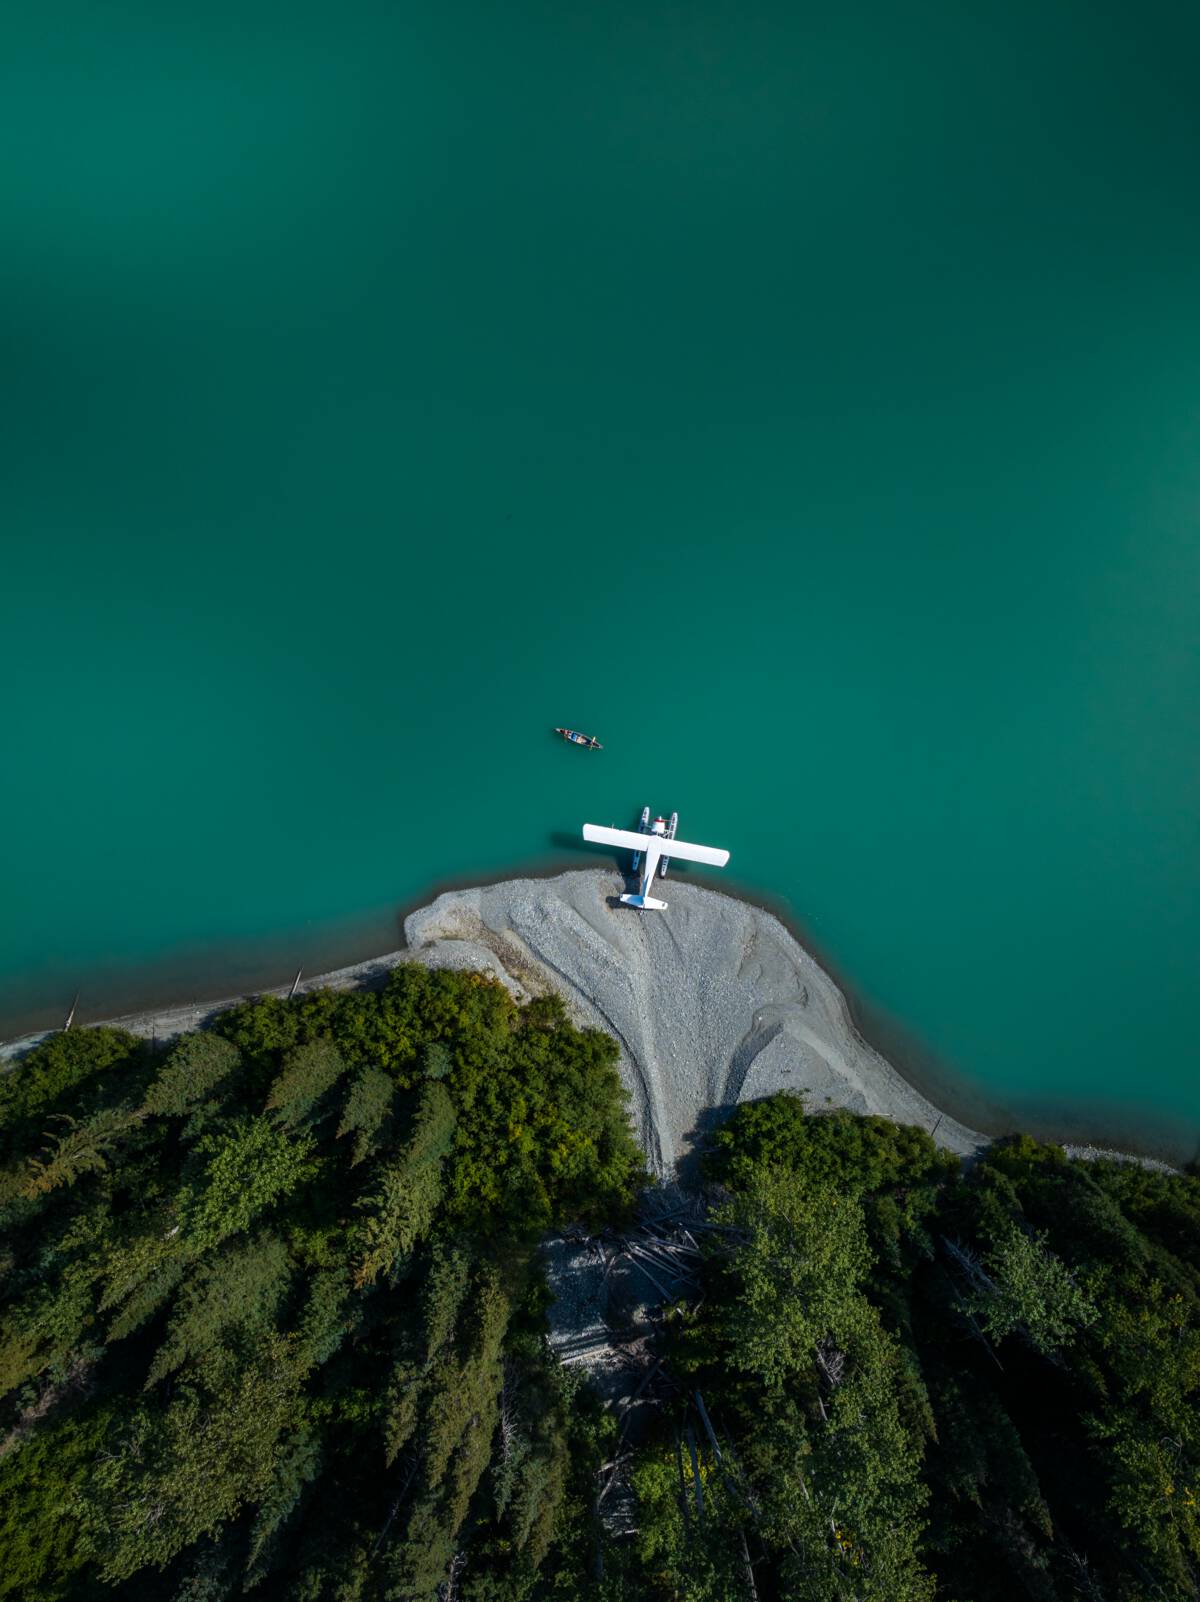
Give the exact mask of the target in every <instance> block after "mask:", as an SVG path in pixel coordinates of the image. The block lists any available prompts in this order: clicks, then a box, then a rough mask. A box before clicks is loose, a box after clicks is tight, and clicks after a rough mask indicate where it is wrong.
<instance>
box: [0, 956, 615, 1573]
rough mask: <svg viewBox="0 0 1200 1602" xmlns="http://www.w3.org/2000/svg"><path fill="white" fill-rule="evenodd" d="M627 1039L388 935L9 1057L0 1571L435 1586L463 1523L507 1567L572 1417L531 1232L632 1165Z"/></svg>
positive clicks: (597, 1197) (596, 1196)
mask: <svg viewBox="0 0 1200 1602" xmlns="http://www.w3.org/2000/svg"><path fill="white" fill-rule="evenodd" d="M615 1055H616V1049H615V1046H614V1043H613V1042H612V1041H611V1040H609V1039H608V1038H607V1037H606V1036H603V1035H600V1034H597V1033H595V1032H580V1031H579V1030H576V1029H574V1028H573V1027H572V1026H571V1025H569V1024H568V1023H566V1022H565V1021H564V1019H563V1017H562V1015H561V1009H560V1008H559V1007H558V1006H557V1004H556V1003H554V1002H551V1001H540V1002H535V1003H533V1004H531V1005H529V1006H526V1007H524V1008H518V1007H517V1006H516V1005H515V1004H514V1003H513V1002H512V1000H511V999H510V998H509V996H508V995H507V993H506V992H505V991H504V990H503V989H502V987H500V986H499V985H497V984H495V983H494V982H492V981H489V980H487V979H484V978H482V977H481V976H479V975H474V974H450V973H428V972H427V971H426V970H424V969H423V968H420V967H417V966H411V967H409V966H406V967H402V968H400V969H398V970H397V971H396V972H395V974H394V975H393V976H392V978H391V980H390V982H389V983H388V985H387V986H386V988H385V989H383V990H382V991H379V992H375V993H353V994H342V995H335V994H333V993H330V992H322V993H318V994H315V995H313V996H309V997H303V998H299V999H297V1000H295V1001H292V1002H279V1001H274V1000H264V1001H259V1002H255V1003H250V1004H248V1005H245V1006H242V1007H239V1008H237V1009H235V1010H234V1011H233V1012H230V1013H228V1014H226V1015H225V1016H224V1017H223V1018H222V1019H220V1020H219V1022H218V1024H217V1026H216V1029H215V1030H214V1031H213V1032H210V1033H206V1034H200V1035H193V1036H188V1037H185V1038H184V1039H182V1040H181V1041H180V1042H178V1043H177V1044H176V1045H174V1046H173V1047H172V1048H171V1049H170V1051H168V1052H167V1053H165V1054H161V1053H160V1054H154V1053H152V1052H150V1051H149V1050H148V1049H147V1048H146V1046H145V1045H144V1044H142V1043H141V1042H138V1041H136V1040H134V1039H132V1038H131V1037H129V1036H124V1035H121V1034H120V1033H118V1032H117V1031H113V1030H86V1031H79V1032H73V1033H71V1034H67V1035H58V1036H55V1037H53V1038H52V1039H50V1040H48V1041H47V1042H46V1043H45V1044H44V1045H42V1046H40V1047H39V1048H38V1049H37V1050H35V1051H34V1052H33V1053H32V1055H31V1056H29V1057H28V1058H26V1060H25V1061H24V1062H23V1063H21V1064H20V1065H19V1067H17V1068H16V1069H15V1070H14V1071H13V1072H11V1073H10V1074H8V1075H7V1076H5V1077H4V1078H3V1079H0V1119H2V1124H0V1138H2V1139H3V1141H4V1150H5V1154H6V1159H7V1161H6V1166H5V1168H4V1171H3V1175H2V1184H3V1190H2V1199H3V1205H4V1234H3V1238H4V1243H5V1244H4V1258H3V1270H4V1274H3V1282H2V1285H3V1310H2V1317H3V1326H2V1333H0V1390H2V1392H3V1406H4V1408H5V1410H6V1419H5V1422H4V1424H3V1435H2V1436H0V1443H2V1444H0V1454H2V1455H0V1509H2V1512H0V1538H2V1540H3V1551H2V1561H0V1596H3V1597H13V1598H22V1599H25V1598H33V1597H39V1598H44V1599H53V1598H68V1597H81V1598H82V1597H88V1598H91V1597H95V1596H97V1595H106V1594H122V1595H127V1596H129V1597H138V1598H143V1597H145V1598H151V1599H153V1598H159V1597H161V1598H168V1597H179V1598H184V1597H187V1598H192V1599H195V1602H199V1599H201V1598H206V1599H216V1598H221V1597H227V1596H238V1595H242V1594H243V1593H244V1592H247V1593H248V1592H250V1591H253V1593H254V1594H255V1595H256V1596H259V1597H262V1598H264V1599H269V1598H272V1597H289V1598H291V1597H294V1598H301V1597H311V1598H314V1599H315V1598H327V1597H337V1598H344V1599H346V1602H350V1599H353V1598H358V1597H364V1598H365V1597H372V1598H374V1597H381V1596H386V1597H392V1598H398V1599H402V1598H425V1597H429V1596H431V1595H432V1594H433V1591H434V1589H435V1588H436V1587H437V1585H438V1584H439V1583H440V1582H441V1581H443V1580H444V1579H445V1577H446V1575H447V1573H448V1572H449V1570H450V1568H451V1566H452V1565H454V1564H455V1563H456V1562H458V1561H460V1560H459V1558H458V1556H457V1554H458V1553H459V1550H460V1547H461V1546H464V1545H465V1544H466V1543H467V1542H468V1540H469V1542H470V1545H471V1550H472V1554H473V1561H472V1565H471V1586H472V1589H473V1594H476V1595H478V1596H480V1597H484V1596H491V1595H495V1596H510V1597H513V1598H516V1597H519V1596H522V1595H525V1594H527V1592H528V1590H529V1587H530V1585H531V1584H532V1583H533V1581H534V1578H535V1577H536V1575H537V1573H538V1570H539V1568H540V1567H541V1566H543V1564H544V1561H545V1559H546V1558H547V1554H548V1553H549V1552H550V1549H551V1547H552V1545H553V1543H554V1541H555V1539H556V1537H560V1536H561V1535H562V1533H563V1528H564V1524H565V1523H566V1522H567V1521H568V1517H569V1509H570V1506H571V1501H570V1499H571V1496H572V1494H573V1492H572V1489H571V1486H570V1483H569V1482H570V1472H569V1468H570V1462H571V1458H572V1453H571V1451H570V1449H569V1445H568V1439H569V1435H570V1432H572V1431H575V1434H576V1435H577V1436H578V1437H579V1439H580V1440H582V1439H583V1436H582V1435H581V1434H580V1430H581V1429H582V1428H583V1426H581V1425H577V1424H576V1422H575V1418H574V1411H576V1410H572V1408H571V1406H570V1396H571V1386H570V1384H569V1383H568V1381H567V1380H566V1378H565V1377H564V1376H563V1374H562V1372H561V1371H560V1370H559V1369H558V1368H557V1367H556V1366H555V1365H553V1364H552V1363H551V1362H550V1361H549V1359H548V1356H547V1352H546V1349H545V1344H544V1340H543V1339H542V1337H541V1333H540V1332H541V1314H540V1308H541V1298H542V1297H543V1295H544V1291H543V1290H542V1288H541V1280H540V1276H539V1274H538V1272H537V1259H536V1243H537V1241H538V1238H539V1237H540V1235H541V1234H542V1233H543V1232H544V1231H545V1230H546V1228H547V1227H549V1226H550V1225H552V1224H553V1223H555V1222H556V1221H563V1220H565V1219H566V1218H568V1217H571V1218H580V1217H594V1218H600V1217H614V1216H618V1215H620V1213H621V1212H622V1210H623V1209H624V1208H625V1207H626V1206H627V1204H628V1202H629V1200H630V1198H631V1195H632V1193H633V1190H634V1189H635V1187H636V1186H637V1185H638V1184H639V1183H640V1180H641V1159H640V1155H639V1154H638V1152H637V1149H636V1146H635V1144H634V1142H633V1139H632V1136H631V1134H630V1132H629V1128H628V1122H627V1118H626V1115H625V1110H624V1095H623V1092H622V1090H621V1087H620V1082H619V1079H618V1076H617V1073H616V1071H615V1067H614V1062H615ZM502 1413H503V1414H504V1415H505V1418H506V1421H507V1427H506V1429H505V1431H504V1432H503V1440H502V1442H501V1441H500V1436H499V1435H498V1421H499V1420H500V1417H501V1414H502ZM498 1442H500V1444H498ZM584 1455H586V1453H585V1454H584Z"/></svg>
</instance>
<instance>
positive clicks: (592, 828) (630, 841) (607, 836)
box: [583, 823, 653, 851]
mask: <svg viewBox="0 0 1200 1602" xmlns="http://www.w3.org/2000/svg"><path fill="white" fill-rule="evenodd" d="M583 838H584V839H585V840H591V841H592V843H593V844H594V845H615V846H624V848H625V850H626V851H644V850H645V849H646V842H647V841H648V840H650V839H652V838H653V836H651V835H648V834H637V833H635V832H634V830H632V829H606V828H604V826H603V825H602V824H599V823H585V824H584V826H583Z"/></svg>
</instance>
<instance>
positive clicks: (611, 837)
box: [583, 823, 729, 868]
mask: <svg viewBox="0 0 1200 1602" xmlns="http://www.w3.org/2000/svg"><path fill="white" fill-rule="evenodd" d="M583 838H584V839H585V840H591V841H592V842H593V843H594V844H595V845H613V846H622V847H624V849H625V850H626V851H645V850H646V849H647V847H648V846H657V847H658V851H657V853H656V854H657V855H660V856H666V857H670V858H672V860H674V858H676V857H679V858H680V859H681V860H682V861H684V862H710V863H712V865H713V867H715V868H723V867H724V866H725V864H726V863H727V862H728V861H729V852H728V851H722V850H720V849H719V848H718V847H717V846H703V845H692V844H691V843H690V842H689V841H687V840H668V839H667V838H666V837H665V836H664V835H661V834H659V835H655V834H639V833H637V832H636V831H635V830H633V829H606V828H604V826H603V825H602V824H599V823H585V824H584V826H583Z"/></svg>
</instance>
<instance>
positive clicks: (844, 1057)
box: [0, 868, 1168, 1179]
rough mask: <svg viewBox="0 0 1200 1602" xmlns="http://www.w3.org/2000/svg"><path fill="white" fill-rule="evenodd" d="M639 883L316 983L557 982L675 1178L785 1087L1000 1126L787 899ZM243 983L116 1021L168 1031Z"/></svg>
mask: <svg viewBox="0 0 1200 1602" xmlns="http://www.w3.org/2000/svg"><path fill="white" fill-rule="evenodd" d="M625 888H626V883H625V880H624V878H623V877H622V875H621V874H620V873H618V872H617V871H615V870H610V869H595V868H590V869H582V870H579V871H575V872H571V873H563V874H559V875H558V876H557V877H555V878H547V879H510V880H506V881H504V882H503V883H500V884H493V885H486V886H483V887H480V888H477V889H468V890H455V891H450V892H447V893H446V894H445V895H441V896H439V897H438V898H437V900H436V901H434V902H433V903H432V904H431V905H430V906H427V907H423V908H421V909H420V910H418V911H417V912H414V913H412V914H411V915H410V916H409V917H408V918H407V919H406V920H405V925H404V934H405V940H406V942H407V944H406V947H405V949H404V950H402V951H394V952H390V953H389V954H387V955H386V956H382V957H378V958H375V959H373V960H371V961H369V962H362V963H357V964H355V965H354V966H353V967H349V968H341V969H338V970H336V971H335V972H333V973H328V974H321V975H317V976H314V977H313V978H311V979H308V980H306V981H304V983H303V984H302V985H301V989H315V988H319V987H322V986H325V987H330V988H334V989H351V988H355V987H357V986H361V985H372V984H379V983H381V982H382V981H383V979H384V978H386V976H387V974H388V973H389V972H390V971H391V970H392V969H393V968H394V967H395V966H396V965H397V964H398V963H402V962H420V963H424V964H425V965H427V966H429V967H434V968H442V967H451V968H468V969H481V970H483V971H485V972H488V973H491V974H493V975H494V976H495V977H496V978H497V979H499V980H500V981H501V982H502V983H503V984H505V985H506V986H507V987H508V989H509V990H510V991H511V992H512V993H513V995H515V996H516V997H518V998H519V999H520V998H524V997H526V996H529V995H534V994H538V993H542V992H545V991H547V990H553V991H557V992H558V994H559V995H561V996H562V997H563V1000H564V1002H565V1003H566V1006H567V1010H568V1013H569V1014H570V1016H571V1017H572V1018H573V1019H574V1020H575V1021H576V1022H577V1023H579V1024H582V1025H591V1026H594V1027H596V1028H600V1029H604V1030H606V1031H607V1032H608V1033H610V1034H612V1035H614V1036H615V1037H616V1039H617V1041H618V1043H619V1046H620V1054H621V1055H620V1069H621V1075H622V1078H623V1080H624V1082H625V1085H626V1087H627V1088H628V1090H629V1093H630V1112H631V1116H632V1118H633V1121H634V1124H635V1127H636V1129H637V1132H638V1136H639V1138H640V1140H641V1142H642V1145H643V1148H644V1149H645V1152H646V1156H647V1160H648V1162H649V1164H650V1166H651V1168H652V1170H653V1171H654V1172H655V1173H656V1174H657V1175H658V1176H659V1177H660V1178H663V1179H666V1178H670V1177H672V1176H674V1175H676V1174H678V1175H679V1176H680V1177H684V1178H686V1177H687V1176H688V1172H689V1169H690V1167H691V1164H690V1162H689V1159H690V1158H691V1157H692V1156H693V1155H694V1154H695V1152H696V1151H697V1149H698V1148H699V1147H700V1146H702V1145H703V1143H704V1140H705V1138H706V1135H707V1132H708V1131H709V1130H710V1129H711V1128H712V1126H713V1124H714V1122H715V1121H716V1120H718V1119H719V1118H720V1117H721V1116H722V1112H723V1110H725V1109H728V1108H730V1107H732V1106H734V1105H736V1104H737V1103H738V1102H739V1101H747V1100H753V1099H756V1098H758V1097H761V1096H767V1095H770V1094H772V1093H773V1092H774V1091H778V1090H793V1091H802V1092H804V1093H805V1098H806V1102H807V1105H808V1106H809V1108H810V1109H811V1110H812V1111H816V1112H819V1111H826V1110H830V1109H832V1108H835V1107H845V1108H848V1109H849V1110H850V1111H852V1112H856V1113H875V1114H878V1115H881V1116H883V1117H886V1118H892V1119H895V1120H897V1121H898V1122H901V1123H908V1124H916V1125H918V1126H920V1127H921V1128H923V1129H927V1130H929V1131H930V1132H931V1134H932V1135H933V1138H934V1139H935V1140H936V1141H937V1143H938V1145H939V1146H942V1147H944V1148H946V1149H947V1150H949V1151H953V1152H956V1153H957V1154H958V1155H960V1156H963V1157H970V1156H972V1155H974V1154H975V1153H976V1152H978V1151H980V1150H981V1149H982V1148H983V1147H984V1146H986V1145H987V1143H988V1141H989V1138H990V1137H989V1136H988V1135H985V1134H983V1133H981V1132H980V1131H978V1130H975V1129H971V1128H969V1127H968V1126H967V1125H965V1124H962V1123H959V1122H958V1121H957V1120H956V1119H954V1118H952V1117H950V1116H949V1115H947V1114H946V1113H944V1112H943V1111H941V1109H939V1108H938V1107H936V1106H935V1105H934V1104H933V1103H932V1102H931V1101H930V1100H929V1099H928V1098H927V1097H925V1096H924V1095H922V1094H921V1092H920V1091H919V1090H917V1089H916V1088H915V1086H913V1085H911V1084H909V1082H908V1081H907V1080H906V1079H905V1078H904V1077H903V1076H902V1075H901V1074H900V1073H899V1072H898V1071H897V1070H896V1068H894V1067H893V1066H892V1064H891V1063H890V1062H888V1061H887V1060H886V1058H884V1057H883V1056H881V1054H880V1053H879V1052H878V1051H876V1050H875V1048H874V1047H873V1046H871V1045H870V1044H869V1043H868V1042H867V1041H865V1040H864V1039H863V1038H862V1036H861V1035H860V1034H859V1033H858V1030H857V1029H856V1028H855V1025H854V1020H853V1018H852V1017H851V1015H850V1011H849V1008H848V1007H847V1005H846V1000H845V997H844V996H843V994H842V992H841V990H840V989H839V988H838V986H837V985H836V984H835V983H834V981H833V980H832V979H831V978H830V976H829V975H828V974H827V973H826V972H825V971H824V969H822V968H821V967H820V965H819V964H818V963H817V962H816V961H815V959H814V958H813V957H812V956H810V955H809V953H808V952H807V951H805V950H804V948H803V947H802V946H801V945H800V944H799V943H798V942H797V941H796V940H795V938H794V937H793V936H792V935H791V934H790V933H789V932H788V930H787V929H786V928H785V927H784V925H783V924H782V923H781V922H780V921H779V919H778V918H776V917H775V916H774V915H773V914H771V913H770V912H767V911H765V910H763V909H762V908H760V907H756V906H753V905H752V904H751V903H749V902H747V901H741V900H738V899H737V898H735V897H733V896H727V895H722V894H720V893H719V892H717V891H713V890H708V889H704V888H702V887H701V886H699V885H697V884H693V883H687V882H686V881H684V880H683V879H674V878H671V879H668V880H667V882H666V884H665V885H664V887H663V893H664V894H665V896H666V898H667V900H668V903H669V906H668V910H667V911H666V912H664V913H638V912H636V911H634V910H633V909H631V908H629V907H626V906H622V905H621V904H620V901H619V897H620V894H621V892H622V891H623V890H624V889H625ZM289 988H290V987H288V986H284V987H282V988H281V989H279V990H277V991H273V992H271V993H272V994H276V995H286V994H287V993H288V990H289ZM238 999H240V998H237V997H229V998H226V999H224V1000H221V1001H214V1002H204V1003H195V1004H189V1005H186V1006H179V1007H173V1008H166V1009H162V1010H159V1011H156V1012H147V1013H139V1014H135V1015H133V1016H131V1017H125V1018H117V1019H113V1020H111V1021H112V1022H113V1023H114V1024H116V1025H118V1026H119V1027H121V1028H124V1029H128V1030H130V1031H131V1032H132V1033H134V1034H140V1035H144V1036H146V1037H147V1038H151V1037H153V1038H155V1039H158V1040H169V1039H170V1038H172V1037H173V1036H175V1035H178V1034H182V1033H184V1032H185V1031H187V1030H190V1029H196V1028H200V1027H202V1026H203V1025H204V1024H205V1023H206V1022H208V1021H209V1020H210V1019H211V1018H212V1017H214V1016H215V1015H216V1014H217V1013H219V1012H221V1011H222V1010H224V1009H225V1008H227V1007H229V1006H231V1005H232V1004H233V1002H234V1001H236V1000H238ZM39 1038H42V1037H40V1036H28V1037H26V1038H25V1039H23V1040H19V1041H13V1042H10V1043H9V1044H8V1045H6V1046H0V1061H3V1060H8V1061H9V1062H14V1061H16V1060H19V1058H20V1056H22V1055H23V1054H24V1052H25V1051H27V1050H28V1049H29V1047H30V1046H32V1045H33V1044H35V1043H36V1041H37V1040H38V1039H39ZM1067 1149H1068V1151H1069V1152H1071V1154H1072V1155H1079V1156H1088V1157H1115V1156H1119V1155H1120V1154H1119V1153H1115V1152H1109V1151H1101V1150H1097V1149H1096V1148H1093V1147H1087V1148H1084V1147H1078V1148H1074V1147H1068V1148H1067ZM1136 1160H1139V1161H1143V1162H1146V1163H1148V1164H1149V1165H1151V1166H1154V1167H1161V1168H1166V1167H1167V1166H1168V1165H1167V1164H1164V1163H1159V1162H1157V1161H1156V1160H1154V1159H1149V1158H1143V1159H1136Z"/></svg>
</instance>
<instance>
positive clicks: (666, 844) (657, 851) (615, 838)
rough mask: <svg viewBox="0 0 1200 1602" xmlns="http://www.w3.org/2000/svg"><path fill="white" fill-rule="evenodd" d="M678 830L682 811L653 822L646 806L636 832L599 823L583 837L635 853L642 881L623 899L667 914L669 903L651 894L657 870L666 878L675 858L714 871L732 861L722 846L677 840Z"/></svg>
mask: <svg viewBox="0 0 1200 1602" xmlns="http://www.w3.org/2000/svg"><path fill="white" fill-rule="evenodd" d="M678 827H679V814H678V812H672V814H671V816H670V817H669V818H662V817H659V818H654V819H651V817H650V808H649V807H643V808H642V819H641V822H640V823H639V824H638V826H637V829H636V830H633V829H606V828H604V826H603V825H602V824H599V823H585V824H584V826H583V838H584V839H585V840H590V841H591V842H592V844H593V845H611V846H622V847H623V848H625V849H626V850H628V851H632V852H633V871H634V872H635V873H637V872H638V870H639V869H640V870H641V882H640V883H639V885H638V887H637V890H636V892H635V893H634V894H633V895H624V896H622V897H621V900H622V901H624V902H625V903H626V904H627V905H628V906H631V907H644V908H645V909H647V910H648V911H649V910H653V911H655V912H665V911H666V906H667V903H666V902H665V901H656V900H655V899H654V897H653V896H652V895H651V894H650V891H651V889H652V888H653V885H654V874H655V870H657V872H658V876H659V878H660V879H665V878H666V876H667V869H668V868H669V867H670V865H671V858H672V857H679V858H680V860H681V861H683V862H707V863H709V864H710V865H711V866H712V867H714V868H723V867H724V866H725V864H726V863H727V862H728V861H729V852H728V851H722V850H721V849H720V848H719V847H718V846H705V845H692V844H691V843H690V841H687V840H677V839H676V838H675V831H676V829H677V828H678Z"/></svg>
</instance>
